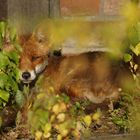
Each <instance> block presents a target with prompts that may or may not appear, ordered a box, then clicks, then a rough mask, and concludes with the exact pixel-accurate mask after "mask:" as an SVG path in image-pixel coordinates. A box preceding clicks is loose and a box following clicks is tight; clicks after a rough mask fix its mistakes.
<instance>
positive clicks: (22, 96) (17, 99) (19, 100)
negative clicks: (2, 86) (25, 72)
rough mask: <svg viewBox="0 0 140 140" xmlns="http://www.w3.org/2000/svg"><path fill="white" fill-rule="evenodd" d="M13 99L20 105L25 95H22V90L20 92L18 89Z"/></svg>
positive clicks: (22, 103) (23, 101)
mask: <svg viewBox="0 0 140 140" xmlns="http://www.w3.org/2000/svg"><path fill="white" fill-rule="evenodd" d="M15 99H16V103H17V104H18V105H19V106H20V107H22V106H23V105H24V103H25V97H24V95H23V92H21V91H20V90H18V91H17V93H16V96H15Z"/></svg>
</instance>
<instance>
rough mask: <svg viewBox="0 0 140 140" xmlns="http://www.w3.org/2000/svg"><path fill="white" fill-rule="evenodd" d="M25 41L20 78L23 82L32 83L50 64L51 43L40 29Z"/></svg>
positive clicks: (21, 57) (21, 56)
mask: <svg viewBox="0 0 140 140" xmlns="http://www.w3.org/2000/svg"><path fill="white" fill-rule="evenodd" d="M23 42H24V43H21V44H23V45H21V46H22V53H21V55H20V65H19V69H20V73H21V74H20V79H21V81H22V82H23V83H31V82H32V81H34V80H35V79H36V77H37V75H38V74H39V73H41V72H42V71H43V70H44V69H45V68H46V66H47V65H48V60H49V57H50V51H51V49H50V48H51V43H50V42H49V38H48V37H47V35H46V34H43V32H42V31H39V30H37V31H35V32H34V33H33V34H32V35H31V36H30V37H29V39H27V40H26V41H25V40H24V41H23ZM51 52H52V51H51Z"/></svg>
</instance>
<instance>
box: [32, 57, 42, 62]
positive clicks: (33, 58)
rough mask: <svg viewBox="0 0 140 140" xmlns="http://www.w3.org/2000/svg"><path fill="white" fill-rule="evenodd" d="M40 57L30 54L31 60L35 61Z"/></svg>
mask: <svg viewBox="0 0 140 140" xmlns="http://www.w3.org/2000/svg"><path fill="white" fill-rule="evenodd" d="M39 58H41V56H32V61H35V60H37V59H39Z"/></svg>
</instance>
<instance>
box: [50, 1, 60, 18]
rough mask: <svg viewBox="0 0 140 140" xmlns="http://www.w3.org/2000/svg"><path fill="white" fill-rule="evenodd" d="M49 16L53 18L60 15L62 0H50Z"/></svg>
mask: <svg viewBox="0 0 140 140" xmlns="http://www.w3.org/2000/svg"><path fill="white" fill-rule="evenodd" d="M49 6H50V7H49V13H50V14H49V16H50V17H51V18H59V17H60V0H49Z"/></svg>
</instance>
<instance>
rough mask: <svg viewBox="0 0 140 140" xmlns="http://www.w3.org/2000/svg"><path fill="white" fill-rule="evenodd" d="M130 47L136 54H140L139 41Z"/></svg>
mask: <svg viewBox="0 0 140 140" xmlns="http://www.w3.org/2000/svg"><path fill="white" fill-rule="evenodd" d="M131 49H132V51H133V52H134V53H135V54H136V55H137V56H138V55H139V54H140V43H138V44H137V45H136V46H135V47H131Z"/></svg>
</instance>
